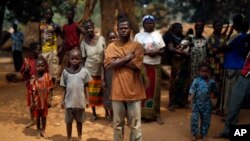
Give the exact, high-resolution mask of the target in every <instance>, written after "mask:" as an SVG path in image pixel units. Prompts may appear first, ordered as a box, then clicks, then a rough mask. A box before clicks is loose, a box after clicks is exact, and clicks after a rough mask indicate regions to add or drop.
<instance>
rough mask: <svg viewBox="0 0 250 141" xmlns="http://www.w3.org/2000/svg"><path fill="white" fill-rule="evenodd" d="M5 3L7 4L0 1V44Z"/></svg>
mask: <svg viewBox="0 0 250 141" xmlns="http://www.w3.org/2000/svg"><path fill="white" fill-rule="evenodd" d="M6 3H7V0H1V1H0V42H1V39H2V32H3V20H4V13H5V6H6Z"/></svg>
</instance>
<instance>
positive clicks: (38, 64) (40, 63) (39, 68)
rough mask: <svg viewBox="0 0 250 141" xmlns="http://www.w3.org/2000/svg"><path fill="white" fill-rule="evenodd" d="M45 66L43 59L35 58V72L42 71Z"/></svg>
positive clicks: (40, 72)
mask: <svg viewBox="0 0 250 141" xmlns="http://www.w3.org/2000/svg"><path fill="white" fill-rule="evenodd" d="M45 66H46V64H45V60H41V59H39V60H37V62H36V70H37V72H38V73H39V74H42V73H44V71H45Z"/></svg>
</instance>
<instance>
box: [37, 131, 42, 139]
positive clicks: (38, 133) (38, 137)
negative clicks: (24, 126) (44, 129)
mask: <svg viewBox="0 0 250 141" xmlns="http://www.w3.org/2000/svg"><path fill="white" fill-rule="evenodd" d="M36 138H37V139H41V132H40V130H38V131H37V136H36Z"/></svg>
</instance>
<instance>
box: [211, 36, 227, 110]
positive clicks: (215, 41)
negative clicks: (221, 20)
mask: <svg viewBox="0 0 250 141" xmlns="http://www.w3.org/2000/svg"><path fill="white" fill-rule="evenodd" d="M225 38H226V36H225V35H220V36H219V35H216V34H212V35H211V37H210V38H209V40H208V44H207V60H208V63H209V64H210V68H211V75H212V77H213V79H214V80H215V82H216V89H217V91H216V92H215V93H214V94H215V96H216V97H217V102H216V105H215V107H216V108H219V107H220V102H221V94H222V89H223V86H222V79H223V72H224V68H223V64H224V52H223V46H224V43H225Z"/></svg>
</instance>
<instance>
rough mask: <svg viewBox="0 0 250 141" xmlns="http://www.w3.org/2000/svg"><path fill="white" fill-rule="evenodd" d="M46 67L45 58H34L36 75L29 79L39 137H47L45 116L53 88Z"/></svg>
mask: <svg viewBox="0 0 250 141" xmlns="http://www.w3.org/2000/svg"><path fill="white" fill-rule="evenodd" d="M46 67H47V63H46V60H45V59H44V58H42V57H39V58H38V59H37V60H36V75H35V76H32V78H33V79H32V80H31V88H32V98H31V101H32V103H31V106H32V107H33V108H34V116H35V117H36V126H37V131H38V137H39V138H40V136H42V137H44V138H47V135H46V133H45V127H46V117H47V115H48V108H49V107H50V105H51V93H52V89H53V82H52V77H51V76H50V75H49V74H48V72H47V71H46ZM40 124H42V126H41V125H40Z"/></svg>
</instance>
